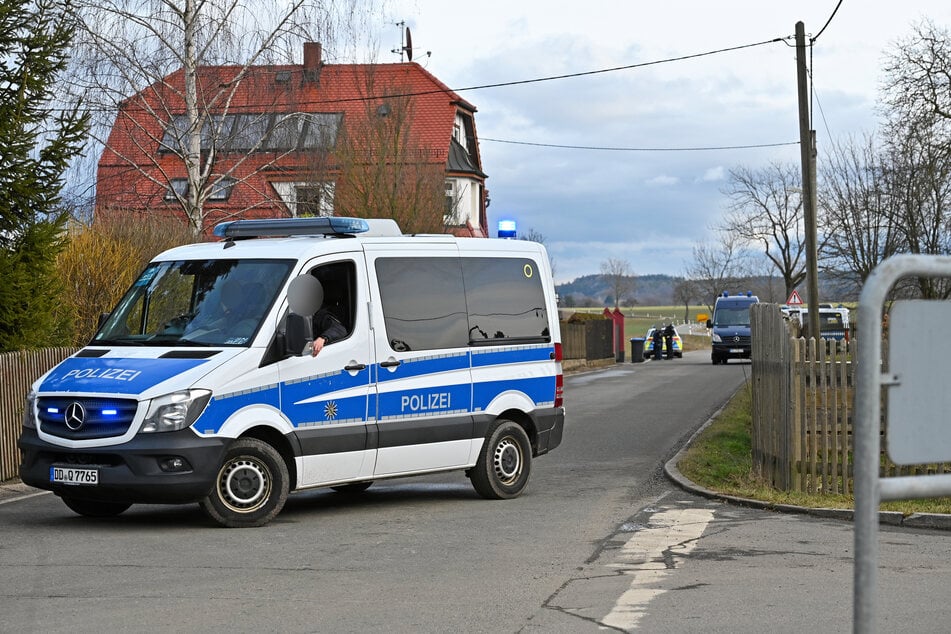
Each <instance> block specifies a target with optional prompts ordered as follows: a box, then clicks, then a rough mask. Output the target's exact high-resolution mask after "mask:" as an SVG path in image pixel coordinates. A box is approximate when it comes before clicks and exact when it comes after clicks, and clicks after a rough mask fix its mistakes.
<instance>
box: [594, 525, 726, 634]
mask: <svg viewBox="0 0 951 634" xmlns="http://www.w3.org/2000/svg"><path fill="white" fill-rule="evenodd" d="M711 520H713V511H711V510H709V509H691V508H687V509H672V510H669V511H664V512H662V513H657V514H655V515H652V516H651V518H650V521H649V522H648V524H649V527H648V528H646V529H644V530H639V531H637V532H636V533H635V534H634V535H633V536H632V537H631V539H629V540H628V541H627V543H626V544H624V546H623V547H622V548H621V552H620V554H619V555H618V559H617V562H616V563H614V564H611V566H612V567H615V568H619V569H621V570H622V571H623V572H624V574H627V575H630V576H632V577H633V579H632V580H631V586H630V588H629V589H628V590H626V591H625V592H624V593H623V594H622V595H621V596H620V597H619V598H618V600H617V602H616V603H615V604H614V608H613V609H612V610H611V612H610V613H609V614H608V615H607V616H606V617H604V618H603V619H602V623H604V624H605V625H608V626H611V627H616V628H618V629H622V630H632V629H636V628H637V626H638V624H639V623H640V620H641V618H642V617H643V616H644V615H645V614H646V613H647V606H648V605H649V604H650V602H651V600H652V599H653V598H654V597H657V596H660V595H661V594H663V593H664V592H666V590H665V589H664V588H661V587H660V585H661V584H660V582H661V581H662V580H663V579H664V577H666V576H667V575H668V574H670V570H671V567H676V566H677V563H678V559H679V558H681V557H683V556H685V555H688V554H689V553H690V551H692V550H693V549H694V547H695V546H696V545H697V541H698V539H699V537H700V535H702V534H703V531H704V529H706V527H707V524H709V523H710V521H711Z"/></svg>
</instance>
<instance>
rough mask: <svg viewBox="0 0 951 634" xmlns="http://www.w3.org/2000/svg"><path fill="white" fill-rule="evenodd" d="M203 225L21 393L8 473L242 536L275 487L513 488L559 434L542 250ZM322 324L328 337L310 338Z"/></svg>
mask: <svg viewBox="0 0 951 634" xmlns="http://www.w3.org/2000/svg"><path fill="white" fill-rule="evenodd" d="M215 233H216V235H218V236H220V237H221V238H223V240H222V241H220V242H211V243H203V244H195V245H188V246H182V247H178V248H175V249H171V250H169V251H166V252H165V253H162V254H161V255H159V256H157V257H156V258H155V259H154V260H153V261H152V262H151V263H150V264H149V265H148V266H147V267H146V269H145V270H144V271H143V272H142V274H141V275H140V276H139V278H138V279H137V280H136V281H135V283H134V284H133V285H132V287H131V288H130V289H129V291H128V292H127V293H126V295H125V296H124V297H123V298H122V300H121V301H120V302H119V303H118V305H117V306H116V308H115V310H113V312H112V313H111V314H110V315H109V316H108V318H106V319H105V321H104V322H103V324H102V326H101V327H100V329H99V331H98V332H97V333H96V335H95V336H94V337H93V339H92V341H91V342H90V343H89V345H87V346H86V347H85V348H83V349H82V350H80V351H79V352H78V353H76V354H75V355H73V356H72V357H70V358H68V359H66V360H65V361H63V362H62V363H61V364H59V365H58V366H56V367H54V368H53V369H52V370H51V371H50V372H48V373H47V374H46V375H44V376H43V377H41V378H40V379H39V380H38V381H37V382H36V383H35V384H34V385H33V388H32V390H31V392H30V394H29V396H28V398H27V407H26V412H25V415H24V420H23V430H22V434H21V437H20V440H19V447H20V450H21V452H22V457H23V458H22V463H21V465H20V475H21V478H22V480H23V481H24V482H25V483H27V484H29V485H32V486H34V487H39V488H42V489H48V490H51V491H53V492H54V493H56V495H58V496H60V497H61V498H62V499H63V501H64V502H65V503H66V505H67V506H68V507H69V508H70V509H72V510H73V511H75V512H77V513H79V514H81V515H86V516H95V517H103V516H113V515H117V514H119V513H122V512H123V511H125V510H126V509H127V508H129V507H130V506H131V505H132V504H138V503H171V504H179V503H192V502H198V503H199V504H200V506H201V508H202V509H203V510H204V511H205V512H206V513H207V514H208V516H210V517H211V518H212V519H213V520H215V521H216V522H218V523H219V524H221V525H223V526H229V527H250V526H261V525H263V524H266V523H267V522H268V521H270V520H271V519H273V518H274V517H275V516H276V515H277V514H278V513H279V512H280V510H281V508H282V507H283V506H284V503H285V500H286V498H287V495H288V493H289V492H290V491H297V490H301V489H310V488H314V487H328V486H329V487H333V488H334V489H337V490H341V491H348V492H357V491H362V490H364V489H366V488H367V487H369V486H370V484H371V483H372V482H373V481H375V480H380V479H384V478H394V477H399V476H409V475H417V474H424V473H433V472H441V471H451V470H465V472H466V474H467V475H468V476H469V478H470V481H471V483H472V486H473V487H474V488H475V490H476V491H477V492H478V493H479V494H480V495H482V496H483V497H487V498H496V499H504V498H512V497H516V496H518V495H519V494H521V493H522V491H523V490H524V489H525V486H526V484H527V482H528V479H529V474H530V472H531V465H532V459H533V458H534V457H537V456H540V455H542V454H545V453H547V452H549V451H551V450H552V449H554V448H555V447H557V446H558V445H559V444H560V442H561V438H562V430H563V426H564V417H565V412H564V407H563V405H562V389H563V388H562V371H561V338H560V332H559V327H558V311H557V308H556V305H555V293H554V285H553V281H552V276H551V270H550V266H549V262H548V257H547V254H546V252H545V249H544V247H543V246H541V245H540V244H537V243H534V242H527V241H520V240H497V239H475V238H455V237H453V236H446V235H438V236H404V235H402V234H401V233H400V231H399V229H398V227H397V226H396V224H395V223H394V222H393V221H373V220H371V221H367V220H363V219H353V218H339V217H332V218H306V219H305V218H294V219H280V220H238V221H234V222H229V223H222V224H221V225H218V226H217V227H216V229H215ZM327 313H329V314H330V316H329V317H328V316H327ZM321 315H323V318H321V317H320V316H321ZM328 320H329V321H328ZM323 322H328V323H330V322H332V323H334V324H336V325H337V326H339V327H338V328H336V329H334V330H332V332H333V334H327V336H324V337H322V336H321V335H322V334H323V333H321V332H313V327H314V324H318V325H319V324H321V323H323ZM330 332H331V331H328V333H330ZM314 348H317V349H319V354H316V355H315V354H314V352H313V350H314Z"/></svg>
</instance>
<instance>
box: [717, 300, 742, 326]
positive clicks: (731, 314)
mask: <svg viewBox="0 0 951 634" xmlns="http://www.w3.org/2000/svg"><path fill="white" fill-rule="evenodd" d="M713 325H714V326H749V325H750V307H749V306H748V305H747V306H740V307H737V308H726V307H723V308H717V312H716V314H715V315H714V316H713Z"/></svg>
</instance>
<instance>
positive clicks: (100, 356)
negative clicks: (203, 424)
mask: <svg viewBox="0 0 951 634" xmlns="http://www.w3.org/2000/svg"><path fill="white" fill-rule="evenodd" d="M247 352H248V350H247V349H246V348H224V349H205V348H202V349H195V348H188V349H182V348H144V347H143V348H125V347H123V348H113V349H108V350H102V349H96V348H83V349H82V350H80V351H79V352H78V353H76V354H75V355H74V356H72V357H69V358H68V359H66V360H65V361H63V362H62V363H60V364H59V365H57V366H56V367H54V368H53V369H52V370H50V371H49V372H48V373H47V374H46V375H45V376H43V377H42V378H41V379H40V380H39V381H37V386H36V388H35V389H36V391H37V393H38V394H46V395H48V394H76V393H82V394H108V395H112V396H123V397H127V398H135V399H139V400H142V399H147V398H153V397H155V396H159V395H162V394H166V393H169V392H175V391H178V390H184V389H188V388H190V387H191V386H192V385H194V384H195V382H196V381H198V380H199V379H201V378H202V377H203V376H205V375H207V374H208V373H209V372H211V371H212V370H214V369H215V368H218V367H219V366H221V365H222V364H224V363H226V362H228V361H230V360H231V359H234V358H235V357H236V356H238V355H239V354H242V353H247Z"/></svg>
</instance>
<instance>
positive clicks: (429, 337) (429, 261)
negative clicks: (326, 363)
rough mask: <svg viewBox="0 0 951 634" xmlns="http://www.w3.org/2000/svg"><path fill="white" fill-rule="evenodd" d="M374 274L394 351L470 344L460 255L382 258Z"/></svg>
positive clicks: (377, 262) (456, 346)
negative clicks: (452, 256)
mask: <svg viewBox="0 0 951 634" xmlns="http://www.w3.org/2000/svg"><path fill="white" fill-rule="evenodd" d="M376 276H377V279H378V280H379V282H380V299H381V302H382V305H383V315H384V320H385V326H386V336H387V339H389V342H390V347H391V348H392V349H393V350H395V351H397V352H406V351H409V350H435V349H439V348H459V347H464V346H467V345H468V342H469V334H468V329H469V326H468V324H467V319H466V298H465V293H464V291H463V286H462V268H461V266H460V264H459V258H380V259H378V260H377V261H376Z"/></svg>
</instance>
